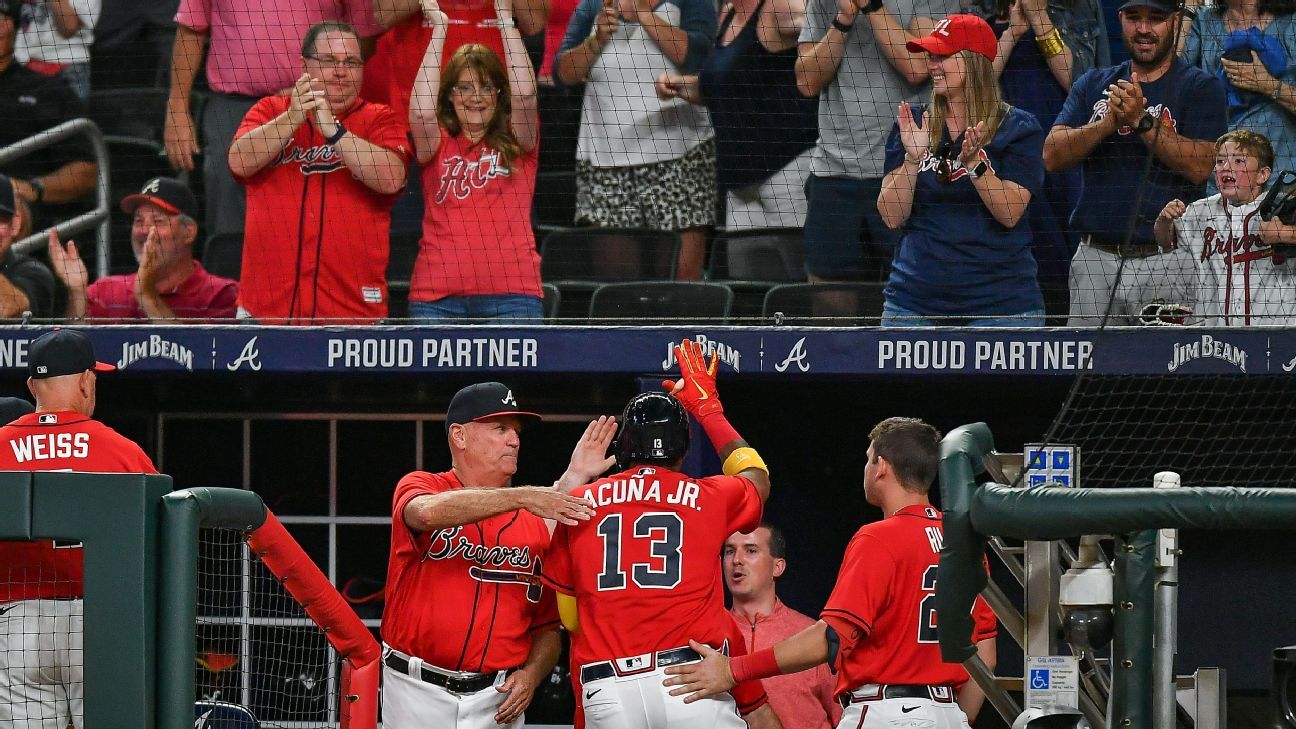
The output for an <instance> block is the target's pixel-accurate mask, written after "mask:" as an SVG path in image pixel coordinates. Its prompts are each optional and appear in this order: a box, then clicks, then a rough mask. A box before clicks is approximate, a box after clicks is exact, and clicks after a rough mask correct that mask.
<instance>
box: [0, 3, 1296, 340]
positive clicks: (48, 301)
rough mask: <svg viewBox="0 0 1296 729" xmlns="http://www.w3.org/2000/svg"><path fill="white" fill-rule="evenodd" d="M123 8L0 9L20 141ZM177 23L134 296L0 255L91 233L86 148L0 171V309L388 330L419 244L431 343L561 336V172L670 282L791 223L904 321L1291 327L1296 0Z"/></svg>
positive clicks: (85, 67)
mask: <svg viewBox="0 0 1296 729" xmlns="http://www.w3.org/2000/svg"><path fill="white" fill-rule="evenodd" d="M1103 1H1107V0H1103ZM1112 1H1113V2H1120V0H1112ZM108 3H109V7H106V8H105V7H102V4H101V0H0V119H3V120H4V121H5V123H4V124H3V125H0V148H2V147H5V146H9V145H11V144H14V143H16V142H18V141H20V140H22V139H25V138H29V137H32V136H33V135H36V134H38V133H39V132H41V131H43V130H45V129H48V128H51V127H53V126H56V125H57V124H59V123H61V122H63V121H66V120H68V119H72V118H77V117H80V116H84V115H85V114H86V104H87V99H91V100H92V99H93V98H94V92H95V91H96V89H94V88H93V87H92V83H91V81H92V79H93V78H95V73H94V72H92V68H91V66H92V63H93V59H94V58H95V54H94V53H93V44H94V43H95V28H96V25H97V24H98V23H99V22H100V20H101V19H103V20H105V21H111V22H109V24H110V25H112V26H113V27H121V26H122V25H125V24H128V23H123V21H122V20H121V19H120V18H117V19H116V20H115V21H113V14H114V13H118V14H123V13H130V12H135V11H132V10H130V9H128V7H127V6H123V5H121V4H120V3H114V2H112V0H108ZM175 5H176V7H175V12H174V20H175V34H174V46H173V48H172V50H171V52H170V54H169V58H166V57H164V58H158V59H156V61H157V63H158V64H160V65H163V66H168V65H169V69H170V81H169V83H170V85H169V91H168V92H167V95H166V96H167V98H166V101H165V104H164V106H165V109H164V110H162V109H159V113H160V114H164V124H163V125H162V126H163V129H162V131H161V133H160V138H159V139H157V140H155V141H156V142H157V143H159V148H160V149H162V150H164V151H165V157H166V159H167V160H169V162H170V164H171V165H172V167H173V168H174V172H175V175H176V177H171V176H162V177H156V178H153V179H150V180H148V182H147V183H145V185H144V187H143V189H141V190H139V191H138V192H134V191H132V194H130V195H126V196H124V199H122V200H114V201H112V202H113V203H114V204H117V203H120V209H121V210H122V211H123V212H124V213H126V214H127V215H130V216H132V226H131V232H130V238H131V240H130V242H131V248H132V250H133V252H134V255H135V259H136V264H137V270H134V272H131V271H129V270H119V271H115V272H114V273H115V274H116V275H111V276H106V277H103V278H100V279H99V280H94V281H92V280H91V276H90V273H91V271H90V270H89V268H88V267H87V265H86V263H85V259H84V258H83V254H84V252H85V250H86V245H85V244H84V241H83V243H82V245H81V246H80V247H78V246H77V245H76V244H75V243H73V242H71V241H68V242H66V243H65V242H64V241H61V240H59V238H58V236H57V235H55V234H53V233H50V234H49V236H48V239H49V240H48V245H47V247H44V248H43V249H41V250H32V248H31V247H30V245H24V247H22V249H21V250H22V251H24V253H31V254H33V255H22V254H19V253H18V252H17V251H10V250H9V249H10V247H11V246H12V244H13V243H14V242H15V241H18V240H21V239H23V238H24V237H26V236H28V235H31V233H32V231H33V230H35V231H37V232H38V234H39V231H42V230H44V229H45V228H47V227H48V226H51V225H53V224H54V223H56V222H59V221H62V220H66V219H68V218H69V217H72V216H73V215H75V214H76V213H78V212H84V210H85V209H86V206H85V204H84V202H85V200H86V198H87V196H88V195H89V193H91V192H92V191H93V190H94V188H95V184H96V177H97V175H98V173H99V170H98V165H97V163H96V158H95V155H94V154H93V151H92V149H91V147H90V145H89V144H88V143H87V142H84V141H80V140H79V139H78V138H76V137H74V138H73V139H71V140H69V141H66V142H62V143H58V144H55V145H53V146H49V147H46V148H44V149H42V150H40V151H39V152H37V153H35V154H30V155H25V156H22V157H19V158H17V159H16V160H12V161H9V162H7V163H5V164H3V165H0V172H2V173H4V175H6V176H5V177H3V178H0V188H3V189H0V249H3V250H4V257H3V259H0V279H2V281H0V299H3V302H0V304H2V305H0V316H3V317H6V318H15V317H19V316H23V315H24V314H25V313H27V312H30V315H31V316H32V317H34V318H37V319H52V318H61V317H66V318H69V319H73V320H80V319H87V320H90V321H103V320H108V321H131V320H152V321H166V320H171V319H180V320H185V321H213V320H220V319H225V318H239V319H243V320H247V321H256V322H262V323H272V324H283V323H287V324H309V323H313V322H329V321H345V322H351V323H374V322H380V321H383V320H385V319H387V318H388V317H389V316H392V315H404V314H405V313H406V312H405V311H403V310H402V311H394V310H393V308H392V307H391V304H390V302H391V299H392V293H393V292H392V290H391V287H389V283H391V282H389V281H388V263H389V258H390V256H391V252H390V250H389V241H390V240H393V239H395V238H396V237H397V236H398V234H400V233H401V232H412V233H413V234H414V235H417V236H418V249H417V254H416V256H413V260H414V264H413V267H412V271H411V273H410V275H409V279H410V280H409V282H408V286H409V295H408V298H409V302H408V315H409V316H410V317H411V318H413V319H415V320H422V321H452V320H459V319H473V320H492V321H495V322H513V323H517V322H528V321H540V320H542V318H543V315H542V296H543V293H542V289H541V283H542V281H541V257H540V255H539V252H538V246H537V235H536V232H535V231H536V225H534V224H533V222H534V221H533V220H532V209H533V200H534V198H535V195H536V192H537V185H538V180H540V181H542V182H541V183H539V184H540V185H541V187H542V188H543V187H544V184H545V183H544V182H543V181H545V180H547V179H548V180H551V179H554V178H553V177H546V173H559V174H561V173H564V172H565V173H568V174H569V175H570V178H571V179H572V180H573V181H574V187H575V200H574V205H573V208H574V210H573V212H572V218H571V220H570V221H569V223H570V224H571V225H573V226H597V227H604V228H637V229H653V230H661V231H671V232H673V233H677V234H678V236H679V241H680V246H679V250H678V257H677V265H676V266H675V270H674V277H675V278H676V279H679V280H697V279H704V278H706V277H707V276H708V270H707V260H708V259H707V251H708V246H709V242H710V241H711V240H712V238H713V236H714V235H715V233H716V232H717V230H724V231H736V230H747V229H764V228H778V229H795V230H798V231H800V233H801V236H802V238H803V240H804V247H805V251H804V257H805V278H806V280H807V281H809V282H811V283H819V282H833V281H854V280H861V279H870V278H872V279H873V280H877V279H878V277H879V276H881V277H882V278H884V279H885V281H886V285H885V289H884V293H883V295H884V298H885V302H884V304H883V306H882V307H881V310H880V311H877V312H861V314H868V315H872V316H879V315H880V318H881V323H882V324H883V325H887V326H919V325H941V324H946V325H948V324H954V325H974V326H1039V325H1042V324H1045V323H1046V322H1047V321H1049V319H1047V318H1046V317H1049V316H1052V317H1062V316H1065V317H1066V320H1067V322H1068V323H1069V324H1070V325H1075V326H1084V325H1097V324H1101V323H1104V322H1107V323H1110V324H1118V325H1120V324H1195V323H1205V324H1210V325H1220V326H1238V325H1251V324H1279V325H1287V324H1290V323H1292V322H1293V321H1296V280H1292V277H1293V276H1296V273H1293V272H1292V270H1291V267H1292V265H1293V264H1290V263H1289V262H1288V256H1287V255H1286V254H1287V252H1288V251H1290V248H1289V247H1288V246H1290V245H1292V244H1293V243H1296V225H1293V224H1291V223H1287V222H1283V220H1282V219H1281V217H1278V216H1271V215H1269V214H1267V213H1265V212H1264V210H1265V206H1264V205H1262V204H1261V203H1262V201H1263V199H1264V198H1265V196H1266V193H1268V192H1270V191H1271V189H1272V188H1274V187H1285V186H1288V185H1291V184H1293V181H1296V176H1288V177H1284V176H1283V175H1282V174H1281V173H1282V172H1283V171H1284V170H1292V171H1294V172H1296V137H1294V136H1293V132H1294V131H1296V80H1293V76H1294V75H1296V4H1293V0H1214V4H1209V3H1208V4H1201V3H1195V2H1193V0H1188V2H1186V3H1184V4H1183V5H1179V4H1177V2H1176V0H1127V1H1124V2H1123V3H1121V4H1119V5H1118V6H1117V10H1118V17H1119V23H1120V25H1119V38H1120V43H1119V44H1112V43H1109V41H1108V28H1107V26H1106V25H1105V23H1104V17H1103V16H1104V7H1103V6H1102V4H1101V3H1100V1H1099V0H970V1H964V2H962V3H960V2H958V1H957V0H727V1H726V2H722V3H719V6H717V3H715V2H711V1H707V0H661V1H659V0H490V1H488V0H311V1H309V2H294V3H287V4H282V3H281V4H274V3H269V2H261V1H258V0H178V2H176V3H175ZM150 12H153V11H150ZM1112 31H1113V32H1114V31H1116V28H1112ZM1113 37H1115V33H1113ZM1113 48H1115V49H1116V50H1118V51H1119V50H1121V49H1123V54H1124V55H1127V56H1128V60H1125V61H1123V62H1122V63H1118V64H1115V65H1113V64H1112V61H1111V55H1112V54H1111V51H1112V49H1113ZM198 89H202V91H201V92H199V91H197V90H198ZM199 100H200V101H201V103H196V102H197V101H199ZM573 102H578V104H579V106H580V115H579V122H578V123H576V122H575V121H574V120H573V121H572V122H571V123H570V124H567V125H564V124H563V123H562V122H561V117H562V107H563V106H564V105H568V106H570V105H571V104H572V103H573ZM547 112H548V114H547ZM546 120H548V121H546ZM555 120H557V121H555ZM573 141H574V145H571V147H570V152H569V153H566V154H564V155H558V156H557V157H556V158H555V157H554V156H553V155H551V156H549V157H545V156H544V155H543V154H542V153H541V150H542V149H543V148H544V147H545V146H546V145H550V144H552V145H553V146H554V148H555V149H563V150H567V149H568V147H567V146H566V145H569V144H570V143H571V142H573ZM564 157H566V158H564ZM177 178H178V179H177ZM194 191H196V192H198V195H197V196H195V194H194ZM199 200H201V205H200V204H199V202H198V201H199ZM78 205H80V207H78ZM218 235H235V236H241V240H242V249H241V269H240V270H239V271H238V272H237V273H238V275H237V281H235V280H233V277H231V278H225V277H222V276H219V275H214V274H213V273H210V272H208V271H206V270H205V269H204V268H203V266H202V264H201V263H200V260H201V256H198V255H197V254H196V253H195V249H196V248H201V246H202V245H203V241H204V240H205V238H204V236H207V237H211V236H218ZM590 255H591V256H593V257H594V258H598V259H607V261H608V262H610V265H615V262H616V261H617V260H618V259H622V258H625V257H627V256H629V255H630V253H629V252H628V251H625V250H620V249H617V248H614V247H608V249H596V250H594V251H592V252H591V254H590ZM879 261H880V262H881V265H880V266H879V265H877V264H878V262H879ZM118 263H119V264H120V263H122V262H120V261H119V262H118ZM130 268H135V267H134V266H131V267H130ZM230 273H231V274H232V273H233V272H230ZM402 283H404V282H402ZM1058 320H1060V319H1057V318H1055V319H1053V321H1058Z"/></svg>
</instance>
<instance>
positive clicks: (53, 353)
mask: <svg viewBox="0 0 1296 729" xmlns="http://www.w3.org/2000/svg"><path fill="white" fill-rule="evenodd" d="M116 369H117V368H116V367H114V366H112V365H110V364H106V363H104V362H96V361H95V356H94V346H93V345H92V344H90V340H89V339H88V338H87V337H86V335H84V334H82V333H81V332H78V331H76V330H74V329H55V330H54V331H52V332H47V333H45V334H42V335H40V336H39V337H37V338H36V339H35V341H33V342H32V343H31V345H30V346H29V347H28V348H27V374H28V375H29V376H30V377H31V378H32V379H33V380H43V379H46V378H49V377H61V376H63V375H78V374H81V373H82V372H85V371H86V370H94V371H95V372H112V371H114V370H116Z"/></svg>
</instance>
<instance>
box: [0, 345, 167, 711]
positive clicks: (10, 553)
mask: <svg viewBox="0 0 1296 729" xmlns="http://www.w3.org/2000/svg"><path fill="white" fill-rule="evenodd" d="M115 369H117V368H116V367H114V366H112V365H110V364H106V363H104V362H98V361H96V360H95V355H94V347H93V345H92V344H91V343H90V340H89V339H88V338H86V336H85V335H84V334H82V333H81V332H78V331H74V330H72V329H55V330H54V331H52V332H47V333H45V334H43V335H41V336H40V337H38V338H36V339H35V340H34V341H32V343H31V344H30V346H28V348H27V373H28V379H27V388H28V389H29V390H31V393H32V395H33V396H34V397H35V398H36V412H34V413H31V414H30V415H23V416H22V417H20V418H18V419H17V420H15V421H13V422H12V423H10V424H9V425H6V426H4V427H0V471H77V472H86V473H157V469H156V468H155V467H154V466H153V461H152V460H150V459H149V457H148V456H147V455H145V454H144V451H142V450H140V447H139V446H138V445H136V444H134V443H132V442H131V441H130V440H128V439H127V438H125V437H123V436H122V435H120V434H119V433H117V431H115V430H113V429H112V428H109V427H108V426H106V425H104V424H103V423H100V422H99V421H97V420H93V419H92V418H91V416H92V415H93V414H94V410H95V385H96V379H97V377H98V373H101V372H112V371H113V370H115ZM81 556H82V555H81V547H80V545H68V544H60V545H59V547H58V548H57V549H56V548H55V547H54V543H53V542H51V541H48V540H47V541H32V542H0V565H4V570H5V571H6V573H7V574H6V575H5V576H6V577H8V579H0V616H2V617H0V655H4V656H6V657H7V659H8V660H7V661H6V662H5V663H4V667H3V668H2V669H0V726H6V727H9V726H58V727H65V726H67V725H69V724H74V725H75V726H78V727H80V726H83V724H84V720H83V716H82V714H83V711H82V690H83V689H84V686H85V678H84V675H83V671H84V666H83V665H82V633H81V619H82V601H81V597H82V594H83V592H84V591H83V588H82V581H81V576H82V565H81ZM24 634H25V635H24ZM33 634H35V635H40V636H41V639H42V640H43V641H50V644H51V645H53V646H55V647H57V650H40V651H33V650H24V649H23V646H24V645H26V644H27V643H29V642H30V640H31V636H32V635H33Z"/></svg>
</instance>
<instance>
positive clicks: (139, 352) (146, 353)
mask: <svg viewBox="0 0 1296 729" xmlns="http://www.w3.org/2000/svg"><path fill="white" fill-rule="evenodd" d="M142 359H165V360H169V361H171V362H175V363H176V364H178V365H180V366H181V367H184V368H185V369H187V370H189V371H190V372H193V361H194V356H193V350H191V349H189V348H188V347H186V346H184V345H183V344H180V343H179V342H173V341H171V340H169V339H163V338H162V337H161V336H160V335H157V334H154V335H152V336H150V337H149V338H148V339H145V340H144V341H142V342H125V343H123V344H122V354H121V359H119V360H117V367H118V368H119V369H123V370H124V369H126V368H127V367H130V366H131V365H132V364H134V363H135V362H138V361H140V360H142Z"/></svg>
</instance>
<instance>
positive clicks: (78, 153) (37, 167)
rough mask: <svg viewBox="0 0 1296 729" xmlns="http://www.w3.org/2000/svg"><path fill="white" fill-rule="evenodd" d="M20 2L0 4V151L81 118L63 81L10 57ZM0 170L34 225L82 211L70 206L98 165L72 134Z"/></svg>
mask: <svg viewBox="0 0 1296 729" xmlns="http://www.w3.org/2000/svg"><path fill="white" fill-rule="evenodd" d="M23 4H24V3H23V0H0V119H3V120H4V124H0V147H8V146H9V145H11V144H14V143H16V142H18V141H21V140H23V139H26V138H28V137H32V136H35V135H37V134H39V133H41V132H43V131H45V130H47V129H49V128H51V127H54V126H57V125H59V124H62V123H63V122H65V121H67V120H68V119H75V118H77V117H83V116H85V115H86V113H85V104H84V103H82V101H81V99H79V98H78V97H77V96H76V95H75V94H74V93H73V92H72V89H71V87H69V86H68V84H67V82H65V81H64V80H63V79H61V78H56V77H52V76H43V75H41V74H39V73H36V72H35V71H33V70H31V69H30V68H28V67H27V66H25V65H23V64H22V63H19V62H18V60H17V59H16V58H15V57H14V49H15V44H16V42H17V36H18V26H19V24H20V23H21V12H22V6H23ZM27 4H28V5H33V6H39V5H44V3H39V4H38V3H31V2H29V3H27ZM78 4H80V3H78ZM42 10H43V8H42ZM0 171H2V172H4V173H5V174H7V175H9V176H10V177H11V178H13V183H14V193H15V194H16V195H17V196H18V197H19V198H21V199H22V200H24V201H25V202H26V203H27V204H28V205H29V206H31V207H32V208H33V210H34V212H35V214H36V218H37V221H38V223H39V224H48V223H49V222H51V221H55V220H62V219H65V218H71V217H73V215H75V214H77V213H82V212H85V208H86V206H85V205H83V204H73V203H77V202H78V201H79V199H80V198H82V196H84V195H86V194H87V193H89V192H91V191H92V190H94V186H95V175H96V174H97V172H98V165H97V164H96V163H95V157H94V150H93V149H91V147H90V142H89V140H87V139H86V138H84V137H83V136H80V135H77V136H73V137H72V138H70V139H67V140H65V141H62V142H60V143H58V144H55V145H52V146H50V147H46V148H44V149H41V150H38V151H36V152H33V153H32V154H29V155H25V156H23V157H20V158H18V159H15V160H13V161H11V162H7V163H5V165H4V167H3V169H2V170H0Z"/></svg>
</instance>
